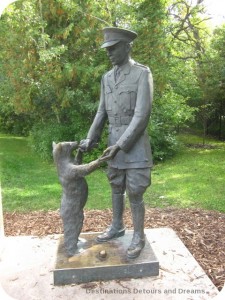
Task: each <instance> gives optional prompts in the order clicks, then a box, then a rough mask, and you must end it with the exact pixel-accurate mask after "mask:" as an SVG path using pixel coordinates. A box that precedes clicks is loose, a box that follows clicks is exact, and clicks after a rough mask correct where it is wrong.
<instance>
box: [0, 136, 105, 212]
mask: <svg viewBox="0 0 225 300" xmlns="http://www.w3.org/2000/svg"><path fill="white" fill-rule="evenodd" d="M0 162H1V165H0V166H1V167H0V174H1V186H2V198H3V210H4V211H32V210H55V209H58V208H59V207H60V199H61V186H60V184H59V182H58V177H57V173H56V168H55V166H54V165H53V163H50V162H44V161H41V160H40V158H39V157H37V155H36V154H35V153H34V152H32V150H31V149H30V147H29V145H28V140H27V139H26V138H21V137H13V136H7V135H3V134H0ZM87 181H88V185H89V195H90V197H89V198H90V199H89V200H88V203H87V205H86V207H87V208H89V209H91V208H96V207H98V208H106V207H110V201H109V198H110V187H109V185H108V182H107V178H106V176H105V171H104V170H97V171H95V172H94V173H93V174H91V176H87Z"/></svg>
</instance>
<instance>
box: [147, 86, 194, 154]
mask: <svg viewBox="0 0 225 300" xmlns="http://www.w3.org/2000/svg"><path fill="white" fill-rule="evenodd" d="M186 101H187V100H186V99H185V98H184V97H182V96H181V95H178V94H176V93H174V91H173V90H172V89H171V88H168V89H167V91H166V92H165V93H164V94H163V95H162V97H159V96H158V97H156V99H155V103H154V105H153V112H152V121H151V124H150V128H149V132H150V136H151V144H152V148H153V156H154V158H155V160H163V159H165V158H166V157H168V156H172V155H173V154H174V153H175V152H177V150H178V149H179V147H178V142H177V139H176V135H177V132H179V128H180V127H184V124H185V122H187V121H191V119H193V109H192V108H191V107H189V106H187V105H186Z"/></svg>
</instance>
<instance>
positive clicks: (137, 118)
mask: <svg viewBox="0 0 225 300" xmlns="http://www.w3.org/2000/svg"><path fill="white" fill-rule="evenodd" d="M152 100H153V80H152V75H151V72H150V70H149V69H148V68H146V69H143V71H142V73H141V75H140V78H139V82H138V90H137V99H136V107H135V110H134V116H133V118H132V120H131V122H130V124H129V126H128V127H127V129H126V130H125V132H124V133H123V135H122V136H121V137H120V139H119V140H118V141H117V143H116V144H117V145H118V146H119V147H120V148H121V149H122V150H123V151H125V152H128V151H129V150H130V149H131V148H132V146H133V145H134V144H135V143H136V142H137V140H138V139H139V138H140V136H141V135H142V134H143V133H144V131H145V129H146V127H147V125H148V121H149V117H150V114H151V108H152Z"/></svg>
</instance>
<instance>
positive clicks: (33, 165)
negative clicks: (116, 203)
mask: <svg viewBox="0 0 225 300" xmlns="http://www.w3.org/2000/svg"><path fill="white" fill-rule="evenodd" d="M180 140H181V141H182V142H184V143H186V144H187V143H188V144H199V143H201V139H199V138H198V137H196V136H191V135H183V136H180ZM207 145H209V146H208V147H206V148H196V147H182V149H181V150H180V152H179V154H177V155H176V156H175V157H173V158H172V159H169V160H167V161H166V162H163V163H160V164H157V165H155V166H154V168H153V170H152V186H151V187H150V188H148V190H147V191H146V193H145V201H146V203H147V204H148V205H149V206H151V207H168V206H175V207H198V208H203V209H210V210H218V211H222V212H225V143H222V142H217V141H214V140H207ZM0 160H1V169H0V171H1V186H2V194H3V209H4V210H5V211H29V210H55V209H58V208H59V206H60V197H61V186H60V185H59V183H58V178H57V174H56V170H55V166H54V165H53V163H51V162H43V161H41V160H40V159H39V158H38V157H37V156H36V155H35V153H33V152H32V151H31V149H30V148H29V146H28V140H27V139H26V138H20V137H13V136H8V135H3V134H1V135H0ZM105 172H106V171H105V170H104V169H99V170H97V171H95V172H93V173H92V174H91V175H89V176H87V181H88V185H89V199H88V202H87V205H86V208H88V209H93V208H96V209H104V208H108V207H111V201H110V195H111V192H110V186H109V184H108V181H107V178H106V174H105Z"/></svg>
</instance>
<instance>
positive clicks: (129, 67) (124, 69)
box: [108, 59, 135, 78]
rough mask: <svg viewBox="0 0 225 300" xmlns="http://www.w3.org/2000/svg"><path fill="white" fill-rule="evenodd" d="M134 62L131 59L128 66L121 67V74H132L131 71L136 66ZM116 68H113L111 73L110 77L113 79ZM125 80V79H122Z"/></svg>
mask: <svg viewBox="0 0 225 300" xmlns="http://www.w3.org/2000/svg"><path fill="white" fill-rule="evenodd" d="M134 63H135V62H134V60H133V59H129V61H128V62H127V63H126V64H124V65H122V66H120V67H119V68H120V72H121V73H122V74H123V75H127V74H129V73H130V69H131V67H132V66H133V65H134ZM115 68H117V66H115V67H113V68H112V69H111V70H110V71H109V73H108V74H109V76H110V77H111V76H112V77H114V71H115ZM122 78H123V77H122Z"/></svg>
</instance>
